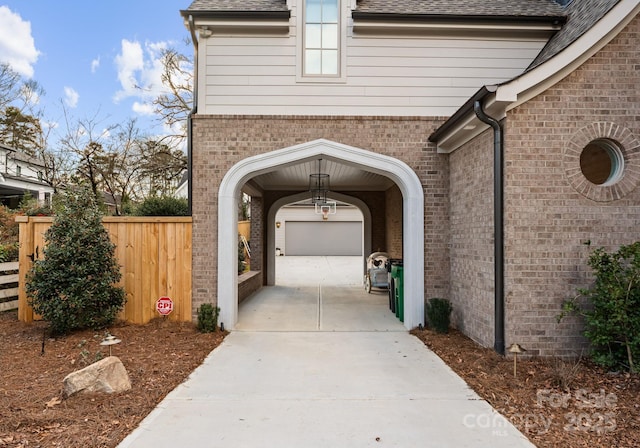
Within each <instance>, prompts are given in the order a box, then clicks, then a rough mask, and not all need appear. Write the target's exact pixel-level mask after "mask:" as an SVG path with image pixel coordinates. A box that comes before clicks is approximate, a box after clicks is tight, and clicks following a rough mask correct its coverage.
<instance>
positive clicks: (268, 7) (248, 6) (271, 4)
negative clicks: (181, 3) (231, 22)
mask: <svg viewBox="0 0 640 448" xmlns="http://www.w3.org/2000/svg"><path fill="white" fill-rule="evenodd" d="M187 11H256V12H264V11H287V2H286V0H195V1H194V2H193V3H191V5H190V6H189V8H188V9H187Z"/></svg>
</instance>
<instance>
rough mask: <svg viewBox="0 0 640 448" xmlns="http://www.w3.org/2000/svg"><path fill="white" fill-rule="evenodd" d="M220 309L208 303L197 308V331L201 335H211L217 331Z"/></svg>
mask: <svg viewBox="0 0 640 448" xmlns="http://www.w3.org/2000/svg"><path fill="white" fill-rule="evenodd" d="M219 314H220V308H218V307H217V306H216V307H214V306H213V305H212V304H210V303H203V304H202V305H200V308H198V330H199V331H200V332H201V333H212V332H214V331H217V330H218V315H219Z"/></svg>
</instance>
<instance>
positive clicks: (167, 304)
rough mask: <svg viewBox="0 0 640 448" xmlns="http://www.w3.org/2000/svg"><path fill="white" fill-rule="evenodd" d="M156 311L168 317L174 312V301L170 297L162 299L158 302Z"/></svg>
mask: <svg viewBox="0 0 640 448" xmlns="http://www.w3.org/2000/svg"><path fill="white" fill-rule="evenodd" d="M156 311H158V313H160V314H161V315H163V316H168V315H169V314H170V313H171V311H173V300H171V298H170V297H160V298H159V299H158V301H157V302H156Z"/></svg>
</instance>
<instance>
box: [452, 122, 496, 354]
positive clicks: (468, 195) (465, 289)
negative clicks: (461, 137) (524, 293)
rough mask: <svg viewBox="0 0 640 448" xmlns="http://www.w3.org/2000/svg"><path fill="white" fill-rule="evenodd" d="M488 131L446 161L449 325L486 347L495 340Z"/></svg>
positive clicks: (491, 167) (489, 140)
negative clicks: (449, 190) (450, 317)
mask: <svg viewBox="0 0 640 448" xmlns="http://www.w3.org/2000/svg"><path fill="white" fill-rule="evenodd" d="M492 132H493V131H486V132H484V133H483V134H482V135H481V136H479V137H478V138H476V139H475V140H473V141H472V142H470V143H468V144H467V145H466V146H465V147H463V148H461V149H458V150H457V151H455V152H453V153H452V154H451V155H450V158H449V164H450V165H449V166H450V170H451V182H450V188H451V192H450V194H449V205H450V214H451V223H450V228H451V298H450V299H451V303H452V305H453V312H452V323H453V325H454V326H455V327H457V328H458V329H459V330H461V331H463V332H464V333H465V334H467V335H468V336H469V337H471V338H472V339H474V340H475V341H477V342H478V343H480V344H482V345H484V346H488V347H490V346H493V340H494V327H493V322H494V294H493V289H494V275H493V272H494V269H493V146H492V145H493V134H492ZM445 298H448V297H445Z"/></svg>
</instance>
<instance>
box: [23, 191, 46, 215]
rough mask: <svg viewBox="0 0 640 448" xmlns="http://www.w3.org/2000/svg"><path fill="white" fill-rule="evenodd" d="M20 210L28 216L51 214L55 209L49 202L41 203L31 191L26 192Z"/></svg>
mask: <svg viewBox="0 0 640 448" xmlns="http://www.w3.org/2000/svg"><path fill="white" fill-rule="evenodd" d="M18 210H19V211H20V212H21V213H23V214H25V215H27V216H51V215H52V214H53V210H52V209H51V206H50V205H49V204H41V203H40V202H39V201H38V200H37V199H36V198H34V197H33V196H32V195H31V193H30V192H27V193H25V195H24V196H23V197H22V200H21V201H20V206H19V208H18Z"/></svg>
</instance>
